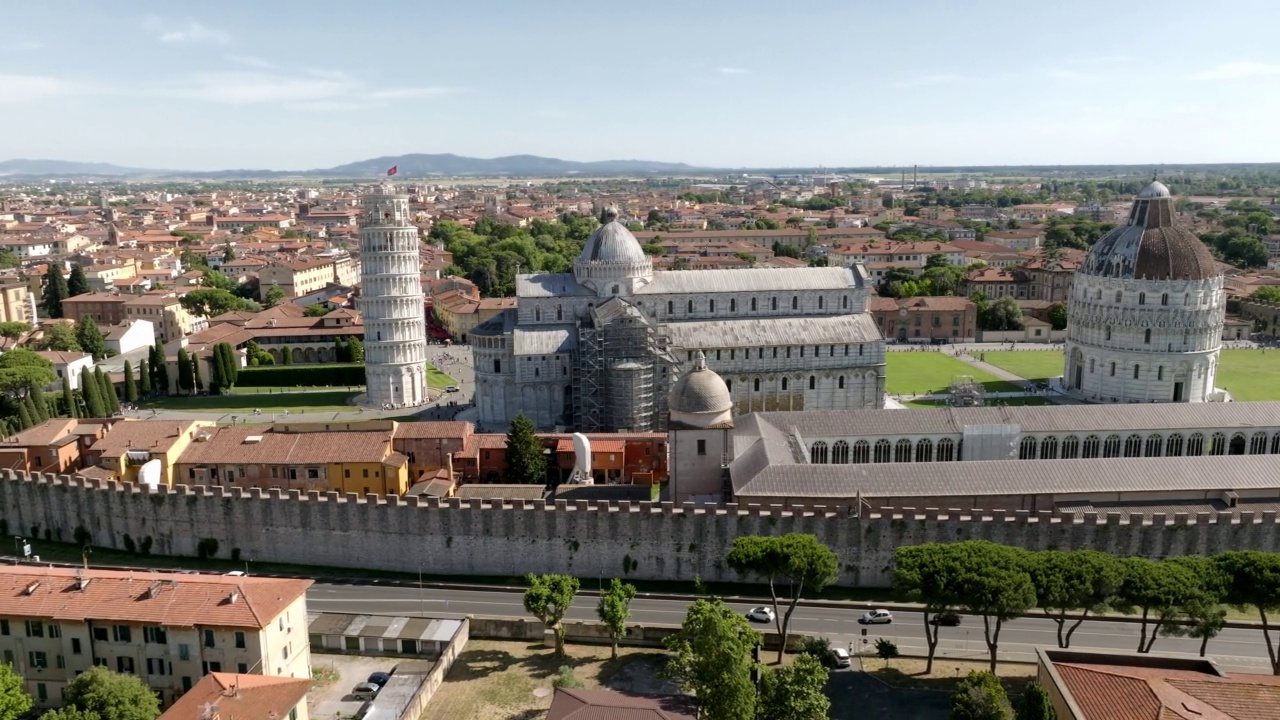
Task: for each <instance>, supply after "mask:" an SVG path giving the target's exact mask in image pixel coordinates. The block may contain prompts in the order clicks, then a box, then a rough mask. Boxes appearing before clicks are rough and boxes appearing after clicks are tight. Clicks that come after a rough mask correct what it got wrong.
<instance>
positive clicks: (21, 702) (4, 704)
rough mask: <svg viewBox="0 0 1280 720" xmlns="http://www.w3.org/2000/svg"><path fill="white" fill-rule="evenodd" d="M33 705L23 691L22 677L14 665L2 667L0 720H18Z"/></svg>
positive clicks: (0, 671) (0, 670)
mask: <svg viewBox="0 0 1280 720" xmlns="http://www.w3.org/2000/svg"><path fill="white" fill-rule="evenodd" d="M32 704H33V702H32V700H31V696H30V695H28V694H27V693H26V691H25V690H23V689H22V676H21V675H19V674H18V673H17V672H15V671H14V669H13V666H12V665H7V664H6V665H0V720H17V719H18V718H20V717H22V716H23V715H25V714H27V711H29V710H30V709H31V706H32Z"/></svg>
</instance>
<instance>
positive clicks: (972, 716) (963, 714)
mask: <svg viewBox="0 0 1280 720" xmlns="http://www.w3.org/2000/svg"><path fill="white" fill-rule="evenodd" d="M950 717H951V720H1013V706H1012V705H1010V704H1009V695H1008V693H1006V692H1005V691H1004V686H1003V685H1001V684H1000V679H999V678H997V677H996V676H995V673H993V672H978V671H977V670H973V671H971V672H970V673H969V675H968V677H966V678H965V679H964V680H961V681H960V684H959V685H958V686H957V687H956V691H955V694H953V695H952V696H951V716H950Z"/></svg>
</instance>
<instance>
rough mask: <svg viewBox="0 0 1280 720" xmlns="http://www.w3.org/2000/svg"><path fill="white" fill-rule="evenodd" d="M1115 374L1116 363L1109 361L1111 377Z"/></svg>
mask: <svg viewBox="0 0 1280 720" xmlns="http://www.w3.org/2000/svg"><path fill="white" fill-rule="evenodd" d="M1115 376H1116V364H1115V363H1111V377H1115Z"/></svg>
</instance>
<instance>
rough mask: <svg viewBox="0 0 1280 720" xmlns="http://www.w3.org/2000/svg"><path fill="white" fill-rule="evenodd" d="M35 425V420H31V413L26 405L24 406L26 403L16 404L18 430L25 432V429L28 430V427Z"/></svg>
mask: <svg viewBox="0 0 1280 720" xmlns="http://www.w3.org/2000/svg"><path fill="white" fill-rule="evenodd" d="M35 424H36V423H35V420H33V419H32V417H31V411H30V410H28V409H27V404H26V403H18V425H19V429H20V430H26V429H27V428H29V427H31V426H33V425H35Z"/></svg>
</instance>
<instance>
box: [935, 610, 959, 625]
mask: <svg viewBox="0 0 1280 720" xmlns="http://www.w3.org/2000/svg"><path fill="white" fill-rule="evenodd" d="M930 622H932V623H933V624H934V625H942V626H943V627H955V626H956V625H959V624H960V613H958V612H955V611H954V610H943V611H942V612H940V613H938V614H937V615H934V616H933V620H930Z"/></svg>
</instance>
